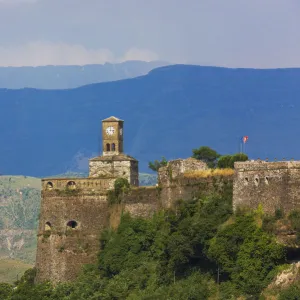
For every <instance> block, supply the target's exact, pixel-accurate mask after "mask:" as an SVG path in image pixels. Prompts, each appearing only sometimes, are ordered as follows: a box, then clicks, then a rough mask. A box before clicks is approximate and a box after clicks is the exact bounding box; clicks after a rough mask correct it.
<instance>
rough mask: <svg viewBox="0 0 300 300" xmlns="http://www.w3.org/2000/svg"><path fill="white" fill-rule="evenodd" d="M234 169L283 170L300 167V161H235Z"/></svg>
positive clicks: (240, 170)
mask: <svg viewBox="0 0 300 300" xmlns="http://www.w3.org/2000/svg"><path fill="white" fill-rule="evenodd" d="M234 169H235V170H236V171H238V172H243V171H255V170H281V169H300V161H274V162H268V161H265V160H253V161H245V162H235V163H234Z"/></svg>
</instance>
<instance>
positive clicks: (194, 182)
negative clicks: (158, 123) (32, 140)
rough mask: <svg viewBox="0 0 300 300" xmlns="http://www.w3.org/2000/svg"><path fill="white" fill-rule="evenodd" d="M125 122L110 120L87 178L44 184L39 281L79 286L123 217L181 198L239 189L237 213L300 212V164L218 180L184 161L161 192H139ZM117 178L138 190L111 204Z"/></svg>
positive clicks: (168, 174) (167, 174)
mask: <svg viewBox="0 0 300 300" xmlns="http://www.w3.org/2000/svg"><path fill="white" fill-rule="evenodd" d="M123 124H124V122H123V121H122V120H120V119H118V118H116V117H110V118H108V119H105V120H103V121H102V148H103V155H102V156H99V157H95V158H92V159H90V161H89V176H88V177H87V178H55V179H54V178H45V179H43V180H42V202H41V212H40V219H39V228H38V246H37V257H36V269H37V277H36V281H37V282H42V281H46V280H50V281H52V282H64V281H68V280H73V279H74V278H76V276H77V275H78V273H79V271H80V269H81V267H82V265H83V264H89V263H95V262H96V261H97V253H98V251H99V246H100V240H99V239H100V235H101V232H102V231H103V229H105V228H109V227H111V228H116V227H117V226H118V224H119V221H120V218H121V215H122V213H123V212H129V213H130V214H131V215H132V216H140V217H149V216H151V215H152V214H153V213H154V212H155V211H157V210H159V209H164V208H171V207H172V206H173V205H174V203H176V201H177V200H180V199H182V200H189V199H193V197H198V196H199V195H205V194H209V193H211V192H212V191H214V192H215V193H222V191H223V190H224V189H226V188H230V189H232V187H233V208H234V209H237V208H238V207H249V208H252V209H256V208H257V207H258V205H259V204H261V205H262V207H263V209H264V211H265V212H267V213H272V214H273V213H274V212H275V210H276V209H282V210H283V211H284V212H288V211H291V210H293V209H297V208H300V186H299V184H300V162H299V161H297V162H292V161H289V162H266V161H247V162H238V163H235V170H234V172H232V174H226V175H224V174H218V173H216V174H214V175H213V174H210V171H209V170H208V168H207V165H206V164H205V163H204V162H202V161H199V160H196V159H193V158H188V159H177V160H173V161H170V162H168V164H167V166H165V167H163V168H160V169H159V172H158V185H157V186H152V187H139V179H138V161H137V160H136V159H134V158H133V157H131V156H129V155H125V154H124V152H123ZM201 172H203V173H205V174H206V176H201ZM207 174H208V175H207ZM209 174H210V175H209ZM117 178H126V179H127V180H128V182H129V183H130V185H131V188H130V191H129V192H128V193H126V194H124V195H123V197H122V199H121V202H120V203H118V204H111V203H109V201H108V190H112V189H113V188H114V182H115V180H116V179H117Z"/></svg>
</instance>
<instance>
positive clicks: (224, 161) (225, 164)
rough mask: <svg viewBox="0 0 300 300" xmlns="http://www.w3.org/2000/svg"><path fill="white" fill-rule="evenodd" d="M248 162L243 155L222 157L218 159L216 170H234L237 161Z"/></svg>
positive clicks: (246, 157)
mask: <svg viewBox="0 0 300 300" xmlns="http://www.w3.org/2000/svg"><path fill="white" fill-rule="evenodd" d="M246 160H248V156H247V155H246V154H244V153H237V154H234V155H222V156H221V157H220V158H219V159H218V168H220V169H225V168H231V169H233V168H234V163H235V162H237V161H246Z"/></svg>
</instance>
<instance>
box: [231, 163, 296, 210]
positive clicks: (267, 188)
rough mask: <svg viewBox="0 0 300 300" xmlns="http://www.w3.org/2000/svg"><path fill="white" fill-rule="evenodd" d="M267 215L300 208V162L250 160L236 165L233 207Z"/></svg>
mask: <svg viewBox="0 0 300 300" xmlns="http://www.w3.org/2000/svg"><path fill="white" fill-rule="evenodd" d="M259 204H260V205H261V206H262V208H263V210H264V211H265V212H267V213H271V214H273V213H274V212H275V210H276V209H281V210H283V211H284V212H289V211H291V210H293V209H300V161H281V162H266V161H247V162H237V163H235V176H234V185H233V207H234V209H236V208H237V207H239V206H240V207H249V208H252V209H256V208H257V207H258V205H259Z"/></svg>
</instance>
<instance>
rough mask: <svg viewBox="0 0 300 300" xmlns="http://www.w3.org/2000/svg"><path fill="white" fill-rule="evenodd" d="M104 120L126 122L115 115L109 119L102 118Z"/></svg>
mask: <svg viewBox="0 0 300 300" xmlns="http://www.w3.org/2000/svg"><path fill="white" fill-rule="evenodd" d="M102 122H124V121H123V120H121V119H119V118H116V117H114V116H111V117H109V118H107V119H104V120H102Z"/></svg>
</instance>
